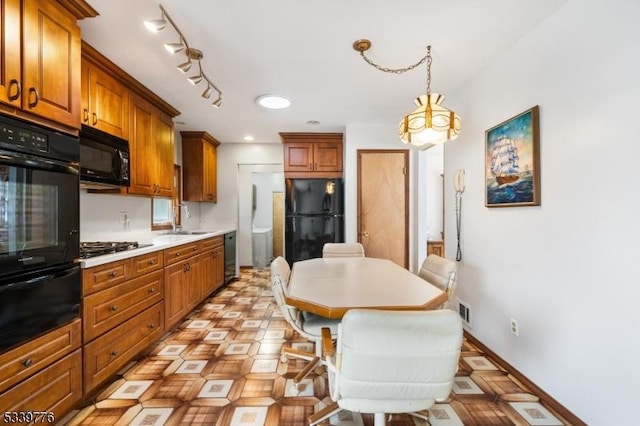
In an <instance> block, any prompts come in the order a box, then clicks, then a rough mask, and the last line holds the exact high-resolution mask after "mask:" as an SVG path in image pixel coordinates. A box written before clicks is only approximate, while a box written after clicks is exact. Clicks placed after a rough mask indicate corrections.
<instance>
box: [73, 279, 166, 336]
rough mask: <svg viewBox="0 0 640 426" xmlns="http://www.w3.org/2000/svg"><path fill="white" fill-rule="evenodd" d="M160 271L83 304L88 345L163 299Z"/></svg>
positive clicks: (83, 322)
mask: <svg viewBox="0 0 640 426" xmlns="http://www.w3.org/2000/svg"><path fill="white" fill-rule="evenodd" d="M163 278H164V277H163V271H156V272H151V273H149V274H147V275H144V276H142V277H140V278H135V279H133V280H130V281H127V282H125V283H122V284H118V285H117V286H115V287H111V288H108V289H106V290H102V291H100V292H98V293H94V294H92V295H89V296H86V297H85V298H84V300H83V303H82V305H83V306H82V325H83V327H84V342H85V343H87V342H89V341H91V340H93V339H94V338H96V337H98V336H99V335H101V334H102V333H104V332H106V331H108V330H110V329H112V328H113V327H115V326H117V325H119V324H120V323H122V322H124V321H126V320H128V319H129V318H132V317H134V316H135V315H137V314H138V313H139V312H142V311H143V310H145V309H146V308H148V307H150V306H151V305H154V304H155V303H158V302H159V301H161V300H162V299H163V297H164V296H163V293H164V292H163V290H164V289H163V285H162V282H163Z"/></svg>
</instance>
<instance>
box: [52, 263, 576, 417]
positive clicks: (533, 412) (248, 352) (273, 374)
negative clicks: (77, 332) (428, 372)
mask: <svg viewBox="0 0 640 426" xmlns="http://www.w3.org/2000/svg"><path fill="white" fill-rule="evenodd" d="M283 346H293V347H297V348H301V349H306V350H311V351H313V344H311V343H309V342H307V341H305V340H304V339H302V338H301V337H300V336H298V335H297V334H296V333H294V332H293V330H291V329H290V328H289V327H288V325H287V323H286V322H285V321H284V320H283V318H282V316H281V314H280V312H279V310H278V306H277V304H276V303H275V301H274V300H273V297H272V294H271V289H270V281H269V268H264V269H243V270H242V271H241V277H240V278H239V279H238V280H236V281H233V282H231V283H230V284H229V285H227V286H226V287H224V288H222V289H220V290H219V291H218V292H217V293H215V294H214V295H212V296H211V297H210V298H209V299H208V300H207V301H206V302H205V303H204V304H202V305H201V306H199V307H198V309H197V310H195V311H194V312H192V313H191V314H190V315H189V317H188V319H187V320H185V321H184V322H183V323H182V324H180V325H179V326H178V327H177V328H175V329H174V330H172V331H171V332H169V333H167V334H166V335H165V336H164V337H163V338H162V339H161V340H160V341H159V342H157V343H156V344H154V345H152V346H151V347H150V348H149V349H148V350H147V351H146V352H145V353H143V354H142V355H140V356H139V357H138V359H137V360H136V361H134V362H132V363H130V364H129V365H128V366H127V367H126V368H125V369H123V371H121V372H120V374H119V375H118V376H117V377H115V378H114V379H113V381H112V382H110V383H109V384H108V385H107V386H105V387H104V389H102V390H101V391H100V393H99V394H98V395H97V397H96V398H95V399H94V400H93V401H90V402H87V403H86V406H84V407H82V408H81V409H79V410H77V411H75V412H73V413H72V414H71V415H69V416H67V418H66V419H64V420H63V421H62V423H63V424H66V425H73V426H75V425H136V426H137V425H150V426H157V425H215V426H258V425H267V426H272V425H273V426H303V425H306V424H307V417H308V416H309V415H311V414H312V413H314V412H315V411H317V410H319V409H321V408H323V407H324V406H325V404H328V403H329V402H330V399H329V393H328V388H327V380H326V373H325V372H324V367H320V368H317V369H316V370H315V371H314V372H313V373H312V374H311V375H310V378H309V379H308V380H307V382H306V385H307V386H306V387H305V389H304V390H303V391H301V392H300V393H299V394H298V395H295V393H294V392H293V391H292V378H293V377H294V376H295V374H296V373H297V372H299V371H300V370H301V369H302V368H304V365H305V362H304V361H296V360H290V361H289V362H288V363H282V362H280V360H279V358H280V357H279V354H280V350H281V348H282V347H283ZM429 413H430V420H429V423H430V424H431V425H433V426H455V425H468V426H493V425H495V426H498V425H501V426H502V425H505V426H506V425H516V426H524V425H569V424H570V423H568V422H566V421H565V420H563V419H562V417H561V416H560V415H559V414H558V413H555V412H553V411H552V410H551V409H549V408H548V407H545V406H544V405H542V404H541V403H540V401H539V398H538V397H537V396H536V395H534V394H532V393H531V392H530V391H529V390H528V389H526V388H525V387H524V386H523V385H522V384H520V383H518V381H517V380H515V379H514V378H513V377H511V376H510V375H509V374H508V373H507V372H505V371H503V370H502V369H500V368H499V367H498V366H497V365H496V364H495V363H494V362H492V360H491V359H489V358H488V357H487V356H485V354H484V353H482V352H481V351H480V350H479V349H478V348H477V347H475V346H474V345H472V344H471V343H470V342H468V341H466V340H465V342H464V343H463V348H462V355H461V357H460V368H459V371H458V374H457V379H456V383H455V386H454V390H453V392H452V393H451V396H450V398H449V399H448V400H446V401H444V402H442V403H440V404H437V405H436V406H435V407H434V408H433V409H432V410H430V412H429ZM331 424H332V425H350V426H351V425H354V426H355V425H360V426H371V425H373V417H372V416H371V415H366V414H365V415H360V414H356V413H349V412H343V413H341V414H340V415H338V416H334V418H332V419H331ZM426 424H428V423H427V422H425V421H422V420H420V419H417V418H413V417H410V416H408V415H394V416H393V417H392V418H391V421H390V422H389V425H391V426H414V425H416V426H417V425H426Z"/></svg>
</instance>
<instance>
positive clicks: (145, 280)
mask: <svg viewBox="0 0 640 426" xmlns="http://www.w3.org/2000/svg"><path fill="white" fill-rule="evenodd" d="M163 267H164V256H163V253H162V251H157V252H152V253H148V254H143V255H140V256H135V257H133V258H128V259H122V260H118V261H115V262H110V263H107V264H104V265H99V266H95V267H93V268H87V269H84V270H83V271H82V287H83V299H82V334H83V342H84V354H85V356H84V377H85V388H84V394H85V396H86V395H87V394H88V393H90V392H91V391H92V390H94V389H95V388H96V387H97V386H99V385H100V384H101V383H103V382H104V381H105V380H106V379H107V378H109V377H111V375H113V374H114V373H115V372H116V371H117V370H118V369H119V368H121V367H122V366H123V365H124V364H126V363H127V362H128V361H129V360H130V359H131V358H132V357H133V356H135V355H136V354H137V353H138V352H140V351H141V350H143V349H144V348H146V347H147V346H148V345H149V344H150V343H151V342H153V340H154V339H157V338H158V337H159V336H160V334H161V333H162V332H163V331H164V302H163V301H164V270H163ZM129 334H131V335H133V336H135V339H139V340H140V341H138V340H135V339H134V340H131V337H130V336H129Z"/></svg>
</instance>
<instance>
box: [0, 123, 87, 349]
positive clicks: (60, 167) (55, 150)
mask: <svg viewBox="0 0 640 426" xmlns="http://www.w3.org/2000/svg"><path fill="white" fill-rule="evenodd" d="M79 153H80V148H79V142H78V139H77V138H74V137H72V136H69V135H65V134H63V133H59V132H55V131H52V130H49V129H45V128H42V127H38V126H34V125H32V124H30V123H26V122H23V121H20V120H17V119H14V118H11V117H6V116H0V352H3V351H4V350H6V349H8V348H10V347H13V346H15V345H17V344H20V343H22V342H24V341H26V340H29V339H31V338H33V337H35V336H37V335H39V334H42V333H44V332H46V331H49V330H51V329H53V328H56V327H58V326H59V325H62V324H64V323H66V322H68V321H70V320H71V319H73V318H75V317H77V316H78V315H79V305H80V285H81V281H80V268H79V266H78V263H77V259H78V257H79V244H80V243H79V224H80V219H79V217H80V215H79V213H80V212H79V210H80V208H79V195H80V194H79V191H80V189H79V155H80V154H79Z"/></svg>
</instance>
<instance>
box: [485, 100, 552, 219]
mask: <svg viewBox="0 0 640 426" xmlns="http://www.w3.org/2000/svg"><path fill="white" fill-rule="evenodd" d="M539 147H540V139H539V108H538V106H537V105H536V106H534V107H533V108H530V109H528V110H527V111H525V112H523V113H521V114H518V115H516V116H515V117H513V118H510V119H508V120H507V121H504V122H502V123H500V124H498V125H497V126H494V127H492V128H491V129H489V130H487V131H486V132H485V148H486V149H485V185H486V206H487V207H510V206H539V205H540V167H539V164H538V163H539V160H540V149H539Z"/></svg>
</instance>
